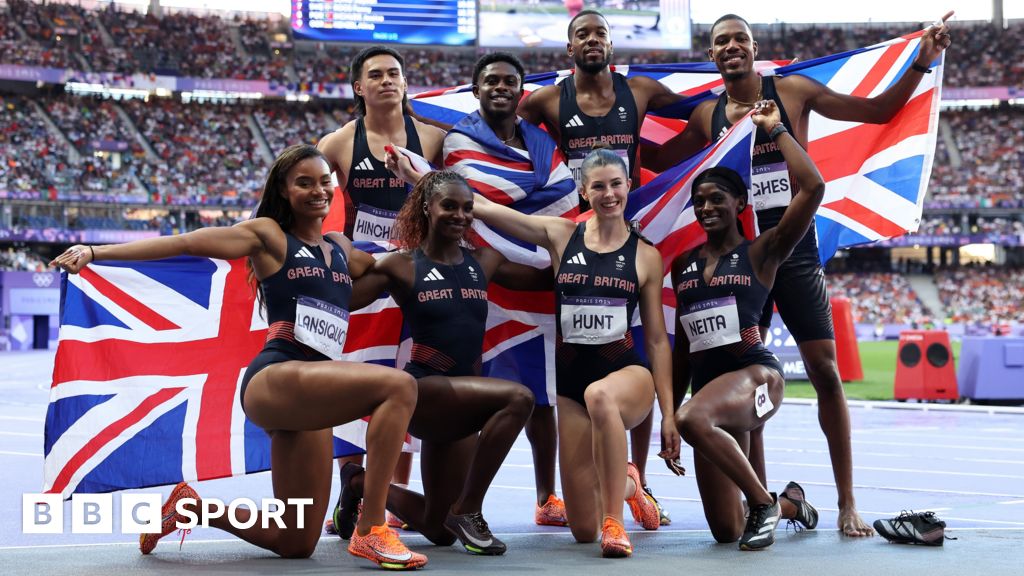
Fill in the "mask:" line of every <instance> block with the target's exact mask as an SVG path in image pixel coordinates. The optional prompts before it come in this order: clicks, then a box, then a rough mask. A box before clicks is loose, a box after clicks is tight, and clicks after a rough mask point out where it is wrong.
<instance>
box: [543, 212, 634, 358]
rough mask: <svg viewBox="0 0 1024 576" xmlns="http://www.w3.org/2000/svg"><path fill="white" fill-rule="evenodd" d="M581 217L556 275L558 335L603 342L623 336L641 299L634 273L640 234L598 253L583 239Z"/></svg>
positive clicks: (565, 338) (575, 340)
mask: <svg viewBox="0 0 1024 576" xmlns="http://www.w3.org/2000/svg"><path fill="white" fill-rule="evenodd" d="M586 226H587V224H586V222H581V223H579V224H578V225H577V226H576V231H575V232H573V235H572V238H571V239H570V240H569V243H568V244H567V245H566V247H565V252H563V254H562V261H561V264H559V266H558V276H557V277H556V278H555V298H556V300H555V302H556V304H558V306H557V321H558V324H557V326H558V335H559V336H560V337H561V338H562V341H563V342H565V343H569V344H583V345H586V344H593V345H600V344H608V343H610V342H617V341H620V340H629V344H630V347H632V338H627V335H628V334H629V325H630V323H631V321H632V319H633V313H634V312H635V311H636V306H637V303H638V302H639V301H640V281H639V279H638V278H637V273H636V253H637V242H639V237H638V236H637V235H636V234H635V233H632V232H631V233H630V234H629V237H628V238H627V239H626V242H625V243H623V245H622V246H621V247H620V248H619V249H617V250H615V251H613V252H605V253H598V252H594V251H593V250H591V249H589V248H587V246H586V242H584V241H583V234H584V232H585V230H586Z"/></svg>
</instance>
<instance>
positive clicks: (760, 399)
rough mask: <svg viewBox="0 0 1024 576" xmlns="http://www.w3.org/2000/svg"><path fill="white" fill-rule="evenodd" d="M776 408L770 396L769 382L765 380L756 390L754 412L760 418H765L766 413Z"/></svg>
mask: <svg viewBox="0 0 1024 576" xmlns="http://www.w3.org/2000/svg"><path fill="white" fill-rule="evenodd" d="M774 409H775V404H772V399H771V397H770V396H768V383H767V382H765V383H764V384H761V385H760V386H758V387H757V390H754V413H755V414H757V417H758V418H763V417H764V415H765V414H767V413H769V412H771V411H772V410H774Z"/></svg>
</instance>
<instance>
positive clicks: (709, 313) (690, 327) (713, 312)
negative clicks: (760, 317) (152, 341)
mask: <svg viewBox="0 0 1024 576" xmlns="http://www.w3.org/2000/svg"><path fill="white" fill-rule="evenodd" d="M680 321H681V323H682V325H683V329H684V330H686V337H687V339H689V340H690V352H700V351H701V350H707V349H708V348H717V347H718V346H724V345H726V344H732V343H733V342H739V341H740V317H739V311H738V310H737V308H736V297H735V296H727V297H725V298H715V299H713V300H705V301H703V302H697V303H695V304H694V305H693V306H690V307H689V308H687V310H686V314H683V316H682V317H681V318H680Z"/></svg>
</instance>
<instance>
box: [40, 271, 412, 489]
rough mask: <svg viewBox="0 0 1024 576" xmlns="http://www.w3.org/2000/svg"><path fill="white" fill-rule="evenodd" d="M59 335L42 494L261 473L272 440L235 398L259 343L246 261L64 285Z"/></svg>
mask: <svg viewBox="0 0 1024 576" xmlns="http://www.w3.org/2000/svg"><path fill="white" fill-rule="evenodd" d="M60 324H61V328H60V341H59V344H58V347H57V355H56V359H55V362H54V370H53V384H52V386H51V388H50V404H49V407H48V409H47V414H46V423H45V434H44V456H45V460H44V491H46V492H49V493H59V494H63V495H64V496H65V497H69V496H70V495H71V494H72V493H75V492H86V493H93V492H109V491H112V490H121V489H126V488H144V487H148V486H158V485H163V484H174V483H176V482H180V481H182V480H186V481H191V480H208V479H213V478H221V477H225V476H232V475H238V474H248V473H252V472H259V471H262V470H267V469H268V468H270V442H269V438H268V436H267V435H266V433H265V432H264V431H263V430H262V429H260V428H259V427H257V426H256V425H254V424H253V423H252V422H250V421H249V420H248V419H246V418H245V415H244V414H243V413H242V410H241V405H240V403H239V398H238V393H239V385H240V382H241V379H242V375H243V374H244V373H245V369H246V367H247V366H248V365H249V362H250V361H251V360H252V359H253V358H254V357H255V356H256V354H257V353H258V352H259V351H260V349H261V348H262V347H263V343H264V341H265V339H266V334H267V325H266V322H265V321H264V319H263V317H262V316H261V315H260V314H259V311H258V308H257V306H256V300H255V292H254V290H253V287H252V285H251V284H250V283H249V281H248V270H247V268H246V265H245V261H244V260H233V261H230V262H228V261H223V260H212V259H207V258H193V257H181V258H170V259H166V260H159V261H153V262H103V264H102V265H100V264H90V265H89V266H87V267H86V268H85V269H83V270H82V271H81V273H80V274H78V275H71V276H68V275H65V276H64V277H63V279H62V296H61V313H60ZM358 326H359V324H358V321H357V320H355V319H354V320H353V323H352V327H353V328H356V329H357V330H358ZM352 331H353V332H355V330H352ZM392 357H393V356H392ZM364 428H365V425H364V424H363V423H361V422H355V423H352V424H350V425H348V427H347V428H345V429H342V430H339V431H338V432H337V433H336V438H335V442H334V445H335V446H334V447H335V455H336V456H342V455H346V454H353V453H357V452H359V451H362V448H363V446H365V442H364V441H363V439H362V437H363V435H362V434H360V431H362V430H363V429H364Z"/></svg>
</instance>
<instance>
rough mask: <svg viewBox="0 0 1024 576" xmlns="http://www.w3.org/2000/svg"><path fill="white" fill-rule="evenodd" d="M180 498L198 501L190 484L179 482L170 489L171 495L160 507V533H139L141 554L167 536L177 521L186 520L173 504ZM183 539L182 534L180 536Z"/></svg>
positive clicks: (173, 529)
mask: <svg viewBox="0 0 1024 576" xmlns="http://www.w3.org/2000/svg"><path fill="white" fill-rule="evenodd" d="M182 498H193V499H195V500H196V501H197V502H198V501H199V494H196V491H195V490H193V489H192V487H191V486H189V485H188V484H186V483H184V482H179V483H178V485H177V486H175V487H174V490H171V495H170V496H168V497H167V502H164V505H163V507H162V508H160V518H161V521H160V533H159V534H140V535H139V550H141V551H142V553H143V554H149V553H150V552H152V551H153V548H156V543H157V542H159V541H160V539H161V538H163V537H164V536H167V535H168V534H170V533H171V532H174V531H175V530H177V529H178V522H187V521H188V518H186V517H184V516H182V515H181V514H178V512H177V510H176V509H175V506H177V504H178V500H181V499H182ZM182 540H184V536H182Z"/></svg>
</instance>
